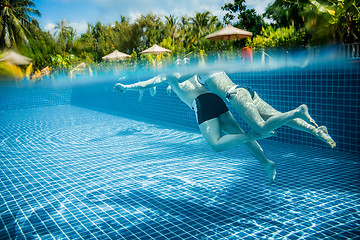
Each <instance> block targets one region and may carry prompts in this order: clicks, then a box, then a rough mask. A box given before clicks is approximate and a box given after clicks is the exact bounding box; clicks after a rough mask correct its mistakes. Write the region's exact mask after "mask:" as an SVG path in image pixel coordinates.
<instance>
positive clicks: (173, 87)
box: [114, 71, 336, 184]
mask: <svg viewBox="0 0 360 240" xmlns="http://www.w3.org/2000/svg"><path fill="white" fill-rule="evenodd" d="M162 83H167V84H168V85H169V87H168V88H167V91H168V93H169V94H170V92H171V91H174V92H175V93H176V94H177V96H178V97H179V98H180V99H181V100H182V101H183V102H184V103H185V104H186V105H188V106H189V107H190V108H191V109H193V110H194V111H195V115H196V118H197V121H198V124H199V129H200V132H201V134H202V135H203V137H204V138H205V140H206V142H207V143H208V144H209V146H210V147H211V148H212V149H213V150H214V151H217V152H221V151H224V150H228V149H232V148H234V147H237V146H238V145H243V146H244V147H245V148H246V149H248V151H249V152H250V153H251V154H253V155H254V157H255V158H256V159H257V160H258V161H259V162H260V163H261V165H262V166H263V167H264V169H265V172H266V174H267V177H268V179H269V184H272V183H273V182H274V180H275V175H276V164H275V163H274V162H273V161H271V160H269V159H268V158H267V157H266V155H265V153H264V151H263V149H262V148H261V146H260V145H259V143H258V142H257V141H256V140H259V139H263V138H267V137H270V136H273V135H274V130H276V129H277V128H279V127H281V126H283V125H286V126H289V127H292V128H294V129H297V130H300V131H304V132H307V133H310V134H312V135H313V136H315V137H317V138H318V139H320V140H322V141H324V142H325V143H327V144H328V145H329V146H330V147H331V148H333V147H335V145H336V144H335V142H334V141H333V139H332V138H331V137H330V135H329V134H328V131H327V128H326V127H325V126H318V125H317V124H316V122H315V121H314V120H313V119H312V118H311V116H310V114H309V111H308V107H307V106H306V105H304V104H302V105H300V106H299V107H297V108H295V109H293V110H291V111H288V112H285V113H282V112H279V111H277V110H276V109H274V108H273V107H272V106H270V105H269V104H268V103H266V102H265V101H264V100H262V99H261V98H260V97H259V95H258V94H257V93H256V91H254V90H252V89H251V88H249V87H247V86H238V85H236V84H235V83H233V82H232V80H231V79H230V78H229V77H228V76H227V74H226V73H225V72H223V71H217V72H213V73H211V74H206V75H192V76H189V75H181V74H180V73H174V74H173V73H172V74H160V75H158V76H156V77H153V78H151V79H149V80H146V81H141V82H137V83H134V84H129V85H125V84H121V83H116V84H115V86H114V90H115V91H118V92H126V91H128V90H132V91H139V92H140V99H141V97H142V94H143V91H144V90H146V89H150V90H151V91H150V92H151V93H152V95H155V93H156V91H155V90H154V89H155V87H156V86H158V85H160V84H162ZM205 86H206V87H205ZM225 101H227V102H229V103H230V104H231V105H232V106H233V107H234V108H235V110H236V112H237V113H238V114H239V116H240V117H241V118H242V119H243V120H244V121H245V122H246V123H247V124H248V125H249V126H250V127H251V130H250V131H249V132H247V133H245V132H244V130H243V129H242V128H241V127H240V126H239V124H238V123H237V121H236V120H235V118H234V117H233V115H232V114H231V113H230V111H229V109H228V108H227V106H226V104H225ZM223 132H225V133H226V134H222V133H223Z"/></svg>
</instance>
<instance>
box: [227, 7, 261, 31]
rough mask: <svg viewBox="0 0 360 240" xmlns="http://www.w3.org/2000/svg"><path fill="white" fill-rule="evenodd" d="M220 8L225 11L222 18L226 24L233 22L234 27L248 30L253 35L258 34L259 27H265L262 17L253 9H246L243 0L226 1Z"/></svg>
mask: <svg viewBox="0 0 360 240" xmlns="http://www.w3.org/2000/svg"><path fill="white" fill-rule="evenodd" d="M221 9H222V10H224V11H227V13H226V14H225V15H224V18H223V20H224V22H225V23H226V24H228V23H231V22H235V24H234V25H235V26H236V27H238V28H241V29H245V30H247V31H250V32H252V33H253V34H254V35H257V34H259V33H260V31H261V29H262V28H263V27H266V24H265V22H264V20H263V18H262V17H261V16H260V15H258V14H257V13H256V11H255V9H253V8H252V9H247V7H246V5H245V0H234V2H233V3H226V4H225V5H224V6H223V7H221Z"/></svg>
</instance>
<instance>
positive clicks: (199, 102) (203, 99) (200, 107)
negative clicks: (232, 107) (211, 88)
mask: <svg viewBox="0 0 360 240" xmlns="http://www.w3.org/2000/svg"><path fill="white" fill-rule="evenodd" d="M195 103H196V106H195V109H194V110H195V113H196V116H197V120H198V123H199V125H200V124H201V123H203V122H205V121H207V120H210V119H213V118H217V117H219V116H220V115H221V114H223V113H226V112H227V111H229V109H228V108H227V106H226V104H225V103H224V101H223V100H222V99H221V98H220V97H219V96H218V95H216V94H213V93H205V94H202V95H200V96H198V97H197V98H196V99H195Z"/></svg>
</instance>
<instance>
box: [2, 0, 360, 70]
mask: <svg viewBox="0 0 360 240" xmlns="http://www.w3.org/2000/svg"><path fill="white" fill-rule="evenodd" d="M34 7H35V4H34V1H31V0H0V10H1V12H0V49H3V48H7V47H14V48H17V50H18V51H19V52H21V53H22V54H23V55H25V56H28V57H30V58H32V59H33V67H34V69H35V70H39V69H42V68H44V67H46V66H49V67H56V68H57V69H58V71H60V72H64V71H67V70H68V69H73V68H74V67H75V66H77V65H78V64H79V63H81V62H84V61H85V62H86V63H87V65H92V67H97V68H102V67H103V68H106V67H105V65H106V63H102V57H103V56H104V55H106V54H109V53H111V52H112V51H114V50H116V49H117V50H119V51H121V52H124V53H127V54H130V55H131V58H130V61H124V62H122V63H121V65H123V66H126V67H133V66H137V65H138V64H143V63H145V64H146V65H153V66H154V65H156V66H157V65H158V63H160V62H161V63H162V64H167V63H172V62H173V61H174V59H176V58H184V57H197V58H199V60H200V61H202V60H203V59H205V58H206V54H207V53H208V52H211V51H216V52H221V51H224V52H226V53H227V49H228V46H227V42H226V41H209V40H207V39H205V36H206V35H208V34H210V33H212V32H214V31H216V30H219V29H221V28H222V27H223V25H222V23H221V22H220V21H219V19H218V18H217V17H216V16H214V15H212V14H211V13H210V12H208V11H206V12H195V13H194V14H193V15H192V16H181V17H175V16H172V15H170V16H166V17H165V18H164V19H163V20H162V19H161V18H160V17H158V16H156V15H154V14H148V15H141V16H140V17H138V18H137V19H136V20H135V21H134V22H130V21H129V19H127V18H126V17H124V16H120V18H119V20H118V21H115V22H112V23H109V24H103V23H101V22H97V23H96V24H95V25H93V24H88V29H87V31H86V32H85V33H83V34H81V35H77V34H76V31H75V30H74V29H73V28H72V27H70V26H69V25H68V23H67V22H66V21H65V20H61V21H60V22H59V23H58V24H57V25H56V27H55V29H54V30H55V34H54V35H52V34H51V33H49V32H45V31H43V30H41V29H40V28H39V26H38V22H37V21H36V19H34V17H36V16H40V13H39V11H37V10H36V9H34ZM222 10H224V11H226V14H225V16H224V22H225V23H229V22H232V23H234V24H233V25H235V26H236V27H238V28H241V29H245V30H248V31H251V32H253V34H254V35H253V36H254V37H253V38H252V39H250V38H248V39H247V40H246V41H247V42H246V45H247V46H250V47H254V48H270V47H285V48H287V47H293V46H305V45H309V44H310V45H311V44H319V43H326V42H328V41H329V40H331V41H332V42H341V43H351V42H358V41H359V38H360V13H359V3H358V0H275V1H274V3H273V4H272V5H270V6H269V7H268V8H267V10H266V13H265V15H264V16H260V15H258V14H257V13H256V12H255V10H254V9H248V8H247V7H246V5H245V0H234V1H232V2H229V3H226V4H224V6H223V7H222ZM263 17H267V18H269V19H271V20H272V24H271V27H270V26H268V25H267V24H265V22H264V19H263ZM155 43H156V44H159V45H160V46H162V47H164V48H167V49H169V50H171V52H172V53H171V54H166V55H158V56H154V55H144V56H143V55H139V53H140V52H141V51H143V50H144V49H146V48H148V47H150V46H152V45H153V44H155ZM244 44H245V41H244V40H241V41H232V42H231V45H232V47H231V49H233V50H236V49H240V48H241V47H243V46H244ZM231 54H233V53H229V56H230V55H231ZM110 65H111V64H110ZM117 65H118V63H112V65H111V66H117Z"/></svg>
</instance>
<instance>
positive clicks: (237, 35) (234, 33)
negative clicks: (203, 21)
mask: <svg viewBox="0 0 360 240" xmlns="http://www.w3.org/2000/svg"><path fill="white" fill-rule="evenodd" d="M251 36H252V32H248V31H245V30H242V29H239V28H236V27H233V26H231V25H230V24H228V25H227V26H226V27H224V28H223V29H221V30H219V31H216V32H213V33H211V34H209V35H207V36H206V37H205V38H206V39H209V40H227V41H228V42H229V51H230V40H234V39H242V38H247V37H251Z"/></svg>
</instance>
